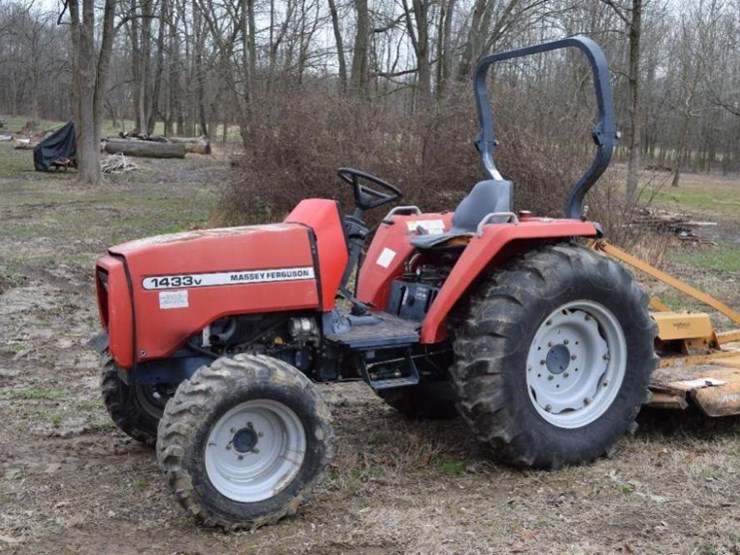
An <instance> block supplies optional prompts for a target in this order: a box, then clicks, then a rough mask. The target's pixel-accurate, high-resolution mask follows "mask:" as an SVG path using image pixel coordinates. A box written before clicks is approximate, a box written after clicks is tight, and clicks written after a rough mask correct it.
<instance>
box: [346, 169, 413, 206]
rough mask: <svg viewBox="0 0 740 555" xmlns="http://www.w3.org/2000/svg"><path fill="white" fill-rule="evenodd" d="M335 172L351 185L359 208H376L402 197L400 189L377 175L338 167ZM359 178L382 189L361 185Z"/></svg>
mask: <svg viewBox="0 0 740 555" xmlns="http://www.w3.org/2000/svg"><path fill="white" fill-rule="evenodd" d="M337 174H338V175H339V177H341V178H342V180H343V181H346V182H347V183H349V184H350V185H352V191H353V192H354V195H355V204H356V205H357V207H358V208H360V209H361V210H370V209H372V208H377V207H378V206H382V205H384V204H388V203H389V202H394V201H396V200H400V199H401V198H402V197H403V194H402V193H401V191H399V190H398V189H396V188H395V187H394V186H393V185H391V184H390V183H387V182H385V181H383V180H382V179H380V178H379V177H375V176H374V175H370V174H369V173H365V172H361V171H360V170H355V169H352V168H339V169H338V170H337ZM360 180H364V181H369V182H370V183H373V184H375V185H379V186H380V187H382V189H384V190H381V191H378V190H376V189H372V188H370V187H368V186H367V185H362V184H361V183H360Z"/></svg>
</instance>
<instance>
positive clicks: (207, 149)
mask: <svg viewBox="0 0 740 555" xmlns="http://www.w3.org/2000/svg"><path fill="white" fill-rule="evenodd" d="M105 140H106V141H108V142H112V141H130V142H145V143H161V144H181V145H184V147H185V152H186V153H193V154H210V153H211V142H210V140H209V139H208V137H206V136H200V137H163V136H162V135H147V134H142V133H139V131H138V130H136V129H135V130H133V131H128V132H126V133H124V132H121V133H119V134H118V137H108V138H107V139H105ZM165 151H166V149H165ZM152 152H156V148H155V149H153V150H152ZM129 155H130V156H137V154H129ZM151 157H153V158H157V156H153V155H151Z"/></svg>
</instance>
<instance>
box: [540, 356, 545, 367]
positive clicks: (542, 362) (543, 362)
mask: <svg viewBox="0 0 740 555" xmlns="http://www.w3.org/2000/svg"><path fill="white" fill-rule="evenodd" d="M540 364H542V365H543V366H544V364H545V359H544V358H543V359H542V360H541V361H540Z"/></svg>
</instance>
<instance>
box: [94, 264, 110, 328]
mask: <svg viewBox="0 0 740 555" xmlns="http://www.w3.org/2000/svg"><path fill="white" fill-rule="evenodd" d="M95 289H96V291H97V293H98V313H99V314H100V323H101V325H102V326H103V329H105V330H107V329H108V272H106V271H105V270H103V269H101V268H98V269H97V272H95Z"/></svg>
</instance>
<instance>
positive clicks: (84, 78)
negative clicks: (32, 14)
mask: <svg viewBox="0 0 740 555" xmlns="http://www.w3.org/2000/svg"><path fill="white" fill-rule="evenodd" d="M80 2H81V3H82V10H81V13H80ZM68 7H69V12H70V18H71V33H70V34H71V38H72V52H71V56H72V90H73V99H74V112H75V129H76V134H77V168H78V178H77V179H78V181H79V182H80V183H83V184H88V185H98V184H100V183H101V182H102V180H103V174H102V173H101V171H100V127H101V123H102V117H103V99H104V96H105V90H106V82H107V78H108V70H109V66H110V57H111V52H112V49H113V35H114V33H115V28H114V26H113V19H114V15H115V7H116V0H105V5H104V8H103V28H102V38H101V41H100V50H99V52H96V47H95V2H94V0H69V3H68Z"/></svg>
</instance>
